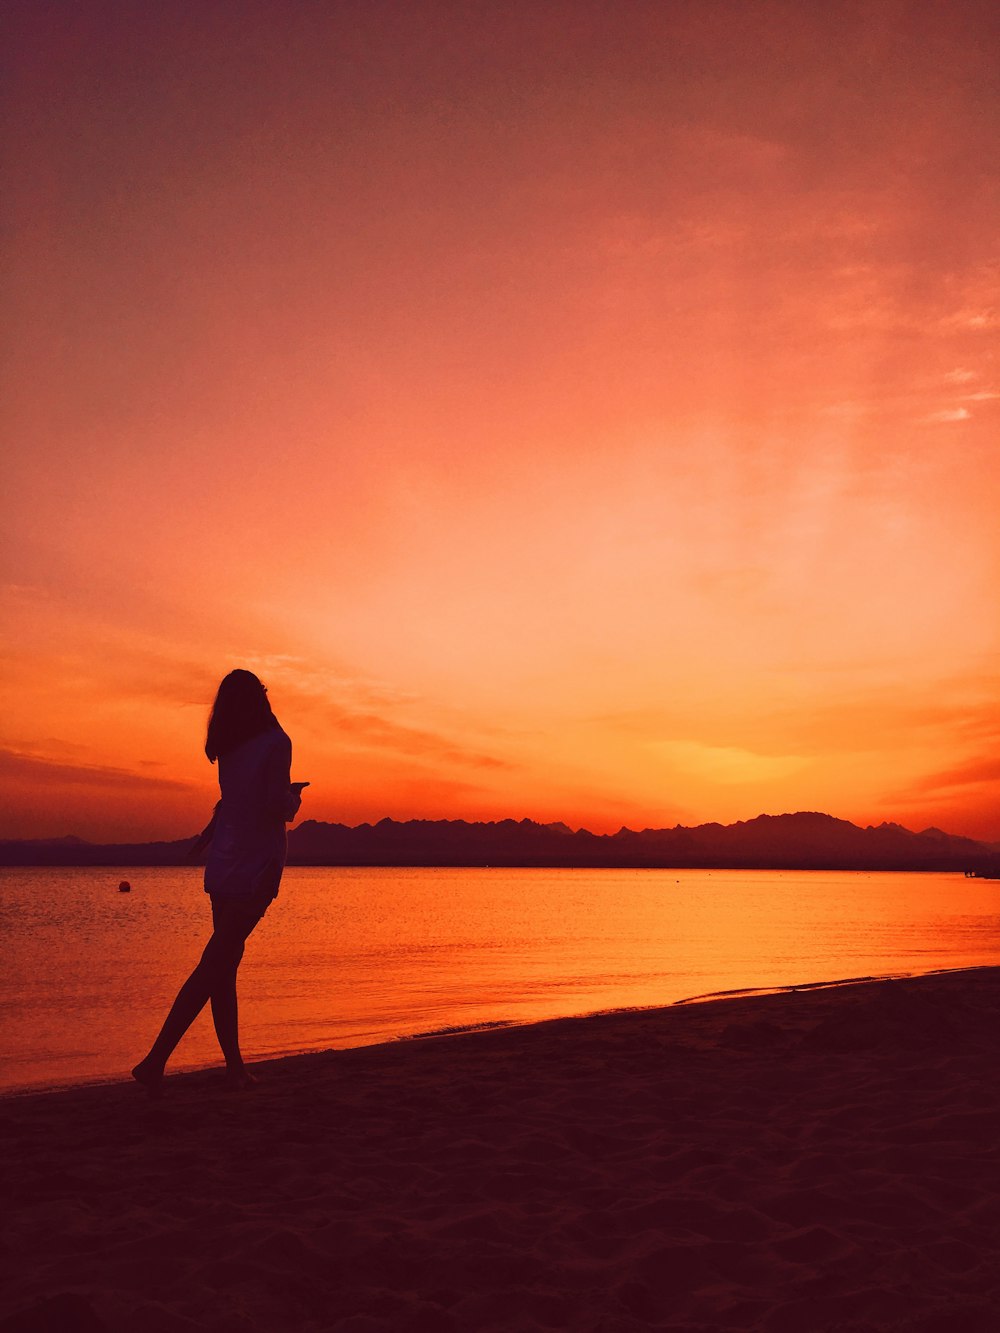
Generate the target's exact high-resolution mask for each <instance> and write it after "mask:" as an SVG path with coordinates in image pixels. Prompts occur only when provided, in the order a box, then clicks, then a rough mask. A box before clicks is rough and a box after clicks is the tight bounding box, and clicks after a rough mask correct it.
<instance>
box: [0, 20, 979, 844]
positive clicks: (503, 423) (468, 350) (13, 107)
mask: <svg viewBox="0 0 1000 1333" xmlns="http://www.w3.org/2000/svg"><path fill="white" fill-rule="evenodd" d="M15 26H16V28H17V32H16V36H15V40H14V42H13V44H12V47H13V55H12V56H9V57H8V60H9V63H10V65H11V69H12V73H11V77H10V80H9V84H8V89H7V93H6V101H7V108H6V109H7V112H8V117H7V119H8V126H9V128H8V130H7V139H6V156H7V158H8V172H7V173H6V174H7V175H8V177H9V178H10V179H13V181H14V189H13V192H12V200H11V201H9V203H8V208H7V214H6V219H5V223H6V225H5V234H6V238H7V240H6V246H5V248H6V252H7V256H8V261H7V264H6V266H5V274H6V279H7V287H8V296H7V298H6V300H5V307H6V309H7V311H8V316H7V319H6V320H5V326H6V328H5V335H4V336H5V358H4V382H3V385H2V389H3V398H4V401H5V403H6V407H5V409H4V412H5V418H6V421H5V425H6V430H5V434H6V435H7V437H8V439H9V441H11V445H12V447H11V448H10V450H8V453H7V462H6V464H5V471H6V474H7V475H6V484H5V493H6V497H7V498H6V502H5V509H6V513H5V521H4V529H5V542H4V550H3V570H2V578H3V589H2V603H3V608H2V614H3V620H4V624H5V626H6V627H7V634H6V636H5V639H6V643H7V647H6V649H5V652H4V661H3V672H4V698H5V702H6V706H5V708H4V709H3V712H2V714H0V746H2V751H0V770H2V773H0V776H2V780H3V785H4V793H5V794H4V798H3V802H2V806H3V816H2V822H0V836H10V837H28V836H49V835H61V834H64V833H67V832H74V833H77V834H79V835H82V836H85V837H90V838H100V839H104V838H112V837H115V838H123V839H124V838H147V837H154V836H165V837H178V836H183V835H185V834H188V833H190V832H193V831H195V830H196V829H197V828H198V827H200V825H201V823H202V822H204V819H205V818H206V817H207V814H208V812H209V811H210V809H211V805H212V802H213V801H214V799H215V793H214V783H215V772H214V770H213V769H212V768H211V767H210V766H209V765H208V763H207V761H206V760H205V759H204V756H203V754H202V753H201V745H202V742H203V732H204V723H205V718H206V712H207V706H208V704H209V702H210V699H211V696H212V693H213V690H214V687H215V685H216V683H217V681H218V678H219V677H220V676H221V675H222V674H223V673H224V672H225V671H227V670H229V669H230V668H231V667H232V666H236V665H239V666H246V667H249V668H251V669H253V670H256V671H258V673H259V674H260V675H261V677H262V679H264V681H265V682H266V683H267V684H268V686H269V688H270V692H271V699H272V701H273V703H274V705H275V708H276V711H277V712H278V714H279V716H280V718H281V720H282V722H283V723H284V725H285V727H286V729H287V730H288V731H289V733H290V734H291V735H292V738H293V741H294V744H295V756H296V757H295V764H294V770H295V772H294V776H297V777H299V778H303V779H305V778H308V779H311V781H312V783H313V786H312V787H311V789H310V791H309V793H308V797H307V802H306V806H305V807H304V809H303V815H304V816H305V815H309V816H311V817H314V818H319V819H329V820H339V821H344V822H348V823H355V822H358V821H360V820H362V819H378V818H381V817H382V816H383V815H387V814H388V815H392V816H394V817H396V818H408V817H414V816H421V817H432V818H438V817H458V816H461V817H466V818H500V817H505V816H514V817H518V818H520V817H522V816H525V815H527V816H531V817H533V818H537V819H565V820H566V821H567V822H568V823H571V824H573V825H574V826H576V825H580V824H583V825H586V826H587V827H590V828H592V829H595V830H609V829H615V828H617V827H619V826H620V825H621V824H623V823H625V824H628V825H630V826H632V827H644V826H660V825H672V824H675V823H677V822H681V823H698V822H702V821H705V820H709V819H718V820H721V821H723V822H729V821H731V820H734V819H742V818H750V817H752V816H754V815H756V814H758V813H760V812H762V811H768V812H771V813H778V812H781V811H786V810H799V809H820V810H826V811H829V812H830V813H832V814H836V815H839V816H842V817H844V818H849V819H853V820H856V821H858V822H861V823H869V822H879V821H881V820H883V819H896V820H899V821H900V822H902V823H905V824H907V825H908V826H910V827H914V828H923V827H926V826H927V825H930V824H936V825H939V826H941V827H944V828H947V829H948V830H949V831H952V832H962V833H969V834H972V835H974V836H980V837H989V838H992V839H1000V810H998V806H997V802H996V800H995V792H996V780H997V778H998V777H1000V759H998V757H997V756H998V741H1000V712H998V707H997V705H998V702H1000V699H998V695H1000V690H998V675H997V667H998V662H1000V614H998V610H997V599H996V590H997V586H998V575H1000V570H998V555H1000V535H998V534H1000V524H998V522H997V515H998V511H1000V504H998V500H1000V494H998V492H1000V472H998V468H997V463H996V448H997V438H998V421H1000V406H998V405H1000V365H998V361H997V335H998V331H1000V247H998V240H997V238H998V235H1000V226H998V222H1000V209H998V177H997V174H996V172H995V149H996V142H997V135H998V130H1000V118H998V114H997V111H998V105H997V84H996V68H997V60H998V52H1000V43H998V29H997V17H996V10H995V8H994V6H993V5H991V4H987V3H985V0H984V2H982V3H980V2H979V0H956V2H955V3H951V4H949V5H941V4H938V3H936V2H934V3H932V2H931V0H926V2H925V3H916V4H908V3H903V2H902V0H901V2H900V3H896V2H895V0H886V3H881V4H878V5H868V4H862V3H858V4H831V5H822V6H821V5H803V4H801V3H799V2H798V0H794V2H791V0H790V2H789V3H784V4H772V3H754V2H753V0H751V3H749V4H745V3H735V2H733V3H717V2H716V0H705V3H700V4H697V5H693V4H688V3H679V2H678V3H674V4H671V3H669V0H655V2H650V3H644V2H643V0H636V3H631V4H629V5H627V6H623V7H621V8H620V9H618V8H615V7H613V6H608V5H606V4H603V3H596V2H593V3H592V2H591V0H565V2H564V3H558V4H557V3H546V0H531V2H530V3H529V2H528V0H525V3H523V4H522V3H513V4H509V5H488V4H484V5H479V4H468V5H459V4H452V3H447V4H446V3H441V4H436V3H434V0H426V2H425V3H420V4H417V5H412V6H410V5H405V4H400V3H393V4H388V3H378V2H377V0H363V2H362V0H358V2H357V3H353V4H352V3H338V4H334V5H317V6H313V5H309V6H306V5H303V6H289V5H286V4H284V3H271V4H262V3H257V4H254V3H240V4H238V5H237V4H235V3H234V4H225V3H222V4H217V5H212V6H204V7H203V6H195V5H190V4H188V3H170V0H165V2H164V3H162V4H157V5H155V6H149V7H145V10H144V11H143V10H141V9H136V8H134V7H133V8H132V10H131V11H130V12H129V13H128V14H127V17H126V10H125V9H123V8H121V7H116V6H106V5H104V4H99V3H93V2H91V0H84V3H82V4H80V5H76V6H68V5H67V6H39V5H37V4H34V3H27V0H22V3H20V4H19V5H15ZM11 312H12V313H11Z"/></svg>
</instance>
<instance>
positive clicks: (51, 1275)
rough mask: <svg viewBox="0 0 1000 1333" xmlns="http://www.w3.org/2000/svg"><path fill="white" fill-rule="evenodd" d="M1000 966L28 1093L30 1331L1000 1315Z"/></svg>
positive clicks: (945, 1319) (5, 1310)
mask: <svg viewBox="0 0 1000 1333" xmlns="http://www.w3.org/2000/svg"><path fill="white" fill-rule="evenodd" d="M998 1048H1000V969H997V968H983V969H975V970H971V971H965V972H955V973H947V974H943V975H938V976H931V977H923V978H913V979H906V980H896V981H882V982H873V983H864V984H857V985H848V986H838V987H835V988H830V989H821V990H801V991H794V992H790V993H780V994H775V995H760V996H752V997H736V998H730V999H725V1000H717V1001H713V1002H711V1003H708V1004H698V1005H686V1006H674V1007H671V1008H668V1009H658V1010H647V1011H640V1012H633V1013H615V1014H606V1015H600V1016H597V1017H592V1018H586V1019H575V1020H573V1019H570V1020H560V1021H557V1022H551V1023H543V1024H538V1025H535V1026H530V1027H521V1028H503V1029H498V1030H494V1031H490V1032H481V1033H471V1034H464V1035H458V1036H449V1037H437V1038H433V1039H428V1040H420V1041H410V1042H401V1043H397V1044H393V1045H389V1046H382V1047H374V1048H369V1049H362V1050H349V1051H343V1052H328V1053H325V1054H322V1055H315V1056H303V1057H296V1058H293V1059H288V1060H280V1061H271V1062H266V1063H263V1064H260V1065H256V1066H255V1067H254V1068H255V1071H256V1072H257V1073H258V1075H259V1077H260V1080H261V1082H260V1084H259V1085H258V1087H257V1088H255V1089H254V1090H253V1091H252V1092H249V1093H245V1094H240V1093H233V1092H230V1091H228V1090H227V1089H226V1088H225V1087H224V1080H223V1077H222V1075H221V1074H219V1073H215V1072H211V1071H210V1072H205V1073H199V1074H191V1075H185V1076H179V1077H177V1078H174V1079H171V1080H169V1081H168V1085H167V1095H166V1096H165V1097H164V1099H163V1100H162V1101H160V1102H151V1101H149V1100H148V1099H147V1097H146V1096H145V1094H144V1093H143V1091H142V1090H141V1089H140V1088H138V1087H137V1086H134V1085H131V1084H128V1085H126V1084H120V1085H118V1084H116V1085H112V1086H105V1087H94V1088H80V1089H76V1090H72V1091H68V1092H58V1093H47V1094H39V1095H32V1096H28V1097H17V1098H9V1099H6V1100H4V1101H2V1102H0V1130H2V1134H3V1156H4V1162H5V1166H4V1177H5V1184H4V1185H3V1187H2V1194H3V1196H4V1208H3V1212H2V1220H0V1227H2V1244H3V1252H4V1267H5V1269H6V1270H7V1272H8V1277H7V1280H6V1281H5V1282H4V1284H3V1287H2V1294H0V1330H3V1333H11V1331H12V1330H18V1331H19V1333H28V1331H29V1330H31V1331H32V1333H38V1331H39V1330H46V1333H48V1330H53V1333H54V1331H55V1330H59V1333H64V1331H65V1330H73V1333H100V1331H101V1330H112V1331H113V1333H119V1330H120V1331H121V1333H125V1330H129V1331H130V1333H132V1331H133V1330H141V1333H181V1331H182V1330H196V1329H197V1330H205V1331H206V1333H256V1331H258V1330H259V1331H263V1330H285V1329H288V1330H317V1331H318V1330H337V1333H348V1331H350V1333H410V1331H411V1330H412V1331H413V1333H416V1331H417V1330H420V1333H454V1331H455V1330H463V1331H464V1330H470V1331H471V1330H476V1331H477V1333H478V1331H479V1330H483V1331H484V1333H485V1331H487V1330H497V1331H499V1330H505V1331H506V1330H510V1331H511V1333H520V1331H522V1330H548V1329H567V1330H574V1331H575V1330H585V1331H586V1333H598V1331H599V1333H639V1331H640V1330H647V1329H669V1330H672V1331H673V1333H717V1330H729V1329H752V1330H762V1333H873V1331H874V1330H879V1333H881V1331H882V1330H889V1331H891V1333H896V1331H897V1330H898V1331H899V1333H995V1330H996V1329H997V1328H1000V1247H998V1245H997V1237H998V1236H1000V1153H998V1147H997V1144H998V1137H1000V1072H998V1061H997V1056H998Z"/></svg>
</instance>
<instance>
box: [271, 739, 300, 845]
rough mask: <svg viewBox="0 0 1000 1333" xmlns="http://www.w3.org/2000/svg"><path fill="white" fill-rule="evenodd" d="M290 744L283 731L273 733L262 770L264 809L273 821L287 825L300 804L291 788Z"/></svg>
mask: <svg viewBox="0 0 1000 1333" xmlns="http://www.w3.org/2000/svg"><path fill="white" fill-rule="evenodd" d="M291 781H292V742H291V741H290V740H289V739H288V737H287V736H286V735H285V733H284V732H283V731H279V732H276V733H275V738H274V741H273V743H272V745H271V748H270V749H269V751H268V756H267V763H266V765H265V768H264V809H265V812H266V813H267V814H268V815H269V816H270V817H272V818H274V819H283V820H284V821H285V823H286V824H287V823H288V822H289V821H290V820H292V819H294V818H295V815H296V813H297V812H298V808H299V806H300V804H301V798H300V797H299V794H298V792H293V790H292V786H291Z"/></svg>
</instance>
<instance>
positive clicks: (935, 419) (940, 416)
mask: <svg viewBox="0 0 1000 1333" xmlns="http://www.w3.org/2000/svg"><path fill="white" fill-rule="evenodd" d="M971 419H972V413H971V412H970V411H969V409H968V408H967V407H944V408H942V409H941V411H940V412H930V413H929V414H928V415H927V416H925V417H921V420H922V421H924V422H926V423H927V424H928V425H932V426H946V425H951V424H953V423H954V422H958V421H970V420H971Z"/></svg>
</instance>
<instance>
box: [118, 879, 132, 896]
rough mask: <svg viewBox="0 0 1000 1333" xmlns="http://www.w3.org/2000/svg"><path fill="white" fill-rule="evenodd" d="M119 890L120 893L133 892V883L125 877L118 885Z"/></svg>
mask: <svg viewBox="0 0 1000 1333" xmlns="http://www.w3.org/2000/svg"><path fill="white" fill-rule="evenodd" d="M118 892H119V893H131V892H132V885H131V884H130V883H129V882H128V880H127V879H123V880H122V882H121V883H120V884H119V885H118Z"/></svg>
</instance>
